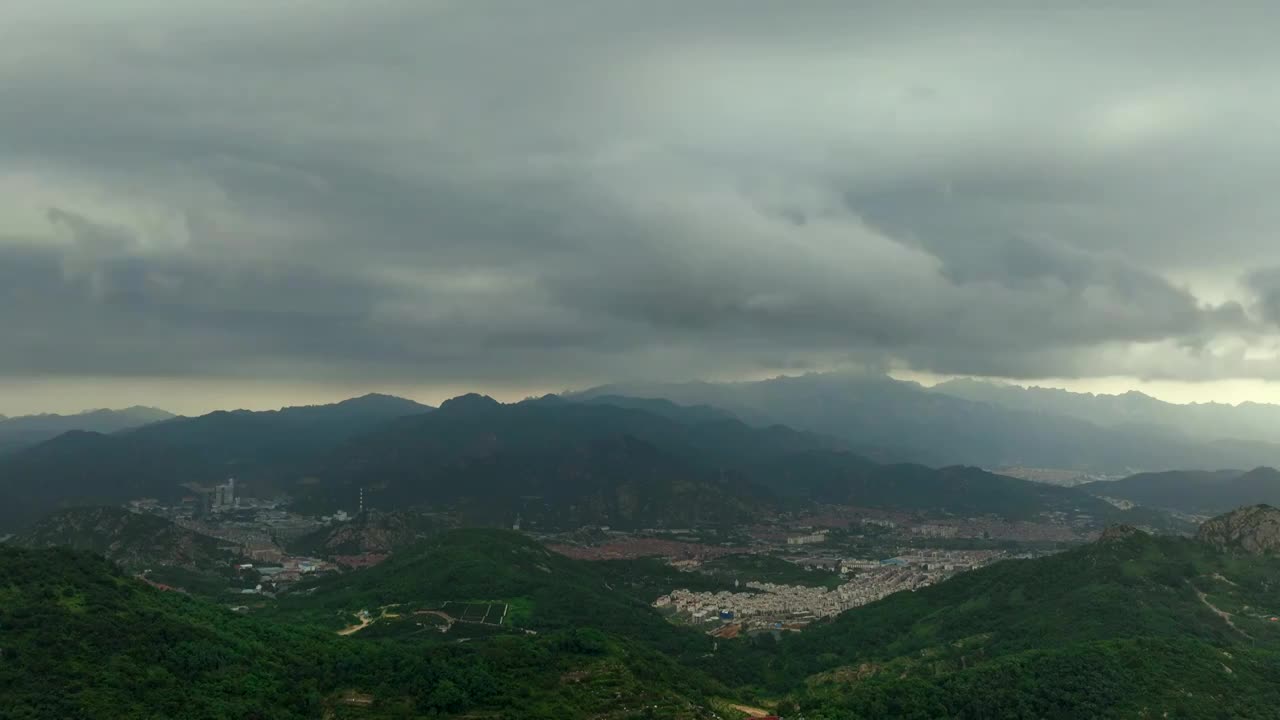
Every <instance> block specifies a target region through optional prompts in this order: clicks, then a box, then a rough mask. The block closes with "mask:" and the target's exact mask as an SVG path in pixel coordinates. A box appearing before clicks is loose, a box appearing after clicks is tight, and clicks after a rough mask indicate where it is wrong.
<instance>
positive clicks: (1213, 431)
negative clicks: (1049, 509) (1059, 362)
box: [570, 372, 1280, 475]
mask: <svg viewBox="0 0 1280 720" xmlns="http://www.w3.org/2000/svg"><path fill="white" fill-rule="evenodd" d="M617 395H623V396H629V397H639V398H665V399H667V400H670V401H673V402H676V403H680V404H683V405H707V406H712V407H717V408H722V409H724V410H727V411H729V412H732V413H733V414H734V415H736V416H737V417H739V418H741V419H742V420H744V421H746V422H749V423H752V424H757V425H764V424H774V423H780V424H784V425H787V426H789V427H792V428H795V429H797V430H806V431H811V432H816V433H822V434H825V435H828V436H832V437H836V438H839V439H840V440H842V441H844V442H846V443H848V445H849V447H850V448H851V449H853V450H855V451H857V452H859V453H861V454H863V455H866V456H868V457H871V458H874V459H877V460H881V461H889V462H902V461H907V462H916V463H921V464H924V465H930V466H934V467H940V466H945V465H974V466H979V467H985V468H1001V467H1010V466H1028V467H1038V468H1065V469H1073V470H1079V471H1082V472H1088V473H1096V474H1107V475H1127V474H1132V473H1135V472H1142V471H1158V470H1173V469H1217V468H1223V467H1255V466H1258V465H1280V444H1276V442H1275V441H1276V440H1280V436H1277V437H1273V436H1272V435H1270V434H1268V432H1269V430H1268V428H1273V427H1277V426H1276V425H1275V424H1274V423H1273V422H1266V423H1262V421H1261V420H1259V419H1258V418H1262V417H1271V416H1272V415H1276V416H1280V408H1278V407H1276V406H1261V405H1244V406H1238V407H1231V406H1213V407H1212V408H1209V409H1205V407H1204V406H1201V407H1199V408H1198V409H1196V408H1192V409H1191V410H1186V412H1187V413H1188V417H1190V416H1193V415H1195V416H1196V417H1199V416H1198V415H1196V413H1200V412H1203V413H1206V415H1205V417H1206V418H1209V419H1205V420H1203V421H1199V420H1197V421H1196V422H1190V421H1188V422H1185V423H1170V422H1163V421H1161V418H1162V417H1163V416H1164V411H1165V410H1169V408H1170V407H1172V408H1180V407H1182V406H1170V405H1169V404H1168V403H1160V402H1159V401H1155V400H1152V399H1151V398H1147V397H1146V396H1140V397H1138V398H1132V397H1130V396H1122V397H1121V398H1120V399H1118V400H1117V399H1115V398H1110V397H1109V396H1081V395H1077V394H1073V393H1065V392H1063V391H1047V395H1046V396H1047V397H1052V398H1055V399H1057V402H1048V401H1045V402H1040V401H1038V400H1037V398H1040V397H1041V393H1038V392H1036V391H1026V390H1022V389H1021V388H1009V387H1002V386H996V385H989V384H987V383H980V382H957V383H944V384H942V385H940V386H938V387H936V388H932V389H930V388H926V387H924V386H922V385H920V384H918V383H914V382H906V381H900V380H895V379H893V378H890V377H888V376H886V375H881V374H876V373H864V372H841V373H811V374H807V375H801V376H794V377H779V378H774V379H771V380H763V381H757V382H734V383H706V382H697V383H625V384H615V385H606V386H601V387H598V388H593V389H590V390H586V391H582V392H579V393H575V394H571V395H570V397H572V398H575V399H582V398H593V397H600V396H617ZM1144 399H1145V400H1144ZM1128 400H1132V401H1133V402H1134V404H1135V405H1140V406H1143V407H1147V406H1150V407H1149V408H1148V409H1147V410H1144V411H1142V412H1138V411H1136V410H1135V411H1134V412H1132V413H1129V414H1123V413H1119V412H1111V413H1108V412H1103V411H1102V410H1101V409H1098V410H1097V411H1094V410H1093V409H1092V408H1094V407H1098V408H1102V407H1104V406H1107V405H1108V404H1116V403H1121V404H1123V403H1125V402H1127V401H1128ZM1113 401H1114V402H1113ZM1146 401H1150V402H1149V403H1148V402H1146ZM1178 412H1182V411H1178ZM1178 412H1174V411H1170V412H1169V413H1168V414H1169V415H1170V416H1179V417H1181V416H1180V415H1178ZM1218 415H1223V416H1230V417H1232V418H1234V419H1233V420H1232V421H1230V422H1223V423H1220V424H1219V423H1217V422H1216V419H1215V418H1216V417H1217V416H1218ZM1210 416H1212V417H1210ZM1254 423H1258V425H1257V426H1254ZM1246 427H1248V428H1252V429H1251V430H1250V431H1248V432H1244V431H1243V430H1241V428H1246ZM1238 430H1239V432H1237V431H1238Z"/></svg>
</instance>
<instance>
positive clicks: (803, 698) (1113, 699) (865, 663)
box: [708, 529, 1280, 718]
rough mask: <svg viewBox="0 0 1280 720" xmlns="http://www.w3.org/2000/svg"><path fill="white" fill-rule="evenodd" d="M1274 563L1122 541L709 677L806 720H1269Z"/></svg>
mask: <svg viewBox="0 0 1280 720" xmlns="http://www.w3.org/2000/svg"><path fill="white" fill-rule="evenodd" d="M1277 585H1280V558H1277V557H1274V556H1258V555H1255V556H1237V555H1230V554H1226V553H1223V552H1220V551H1219V550H1217V549H1216V548H1214V547H1212V546H1211V545H1209V544H1206V543H1201V542H1197V541H1194V540H1190V539H1185V538H1172V537H1152V536H1149V535H1146V534H1144V533H1141V532H1138V531H1134V530H1132V529H1129V530H1127V531H1120V532H1109V533H1107V535H1106V536H1104V538H1103V539H1102V540H1100V541H1099V542H1097V543H1094V544H1092V545H1088V546H1084V547H1081V548H1079V549H1076V550H1072V551H1069V552H1066V553H1063V554H1061V555H1057V556H1054V557H1049V558H1044V559H1040V560H1027V561H1005V562H1000V563H997V564H995V565H993V566H991V567H988V568H984V569H981V570H977V571H974V572H971V573H966V574H963V575H960V576H958V577H956V578H953V579H952V580H949V581H947V582H945V583H942V584H940V585H936V586H932V587H929V588H925V589H923V590H919V591H916V592H913V593H899V594H897V595H893V596H890V597H888V598H886V599H884V600H881V601H880V602H877V603H874V604H872V605H869V606H867V607H864V608H860V609H857V610H853V611H850V612H847V613H845V614H843V615H841V616H840V617H839V618H837V619H836V620H834V621H833V622H831V623H829V624H828V625H825V626H813V627H811V628H810V629H809V630H807V631H805V632H804V633H802V634H800V635H798V636H793V637H788V638H785V639H784V641H783V642H781V643H774V642H771V641H768V640H765V641H758V642H754V643H749V644H742V645H737V646H733V648H731V652H730V653H727V654H724V655H722V656H720V657H718V658H717V659H716V661H715V662H714V663H713V664H711V665H709V667H708V669H709V671H710V672H712V673H713V674H716V675H717V676H719V677H721V678H722V679H724V680H726V681H728V682H730V683H746V682H762V683H765V684H766V686H768V687H770V688H772V689H773V691H774V692H778V693H790V696H791V697H790V699H789V700H788V702H789V703H795V704H796V705H798V706H799V707H801V708H803V709H804V711H805V712H804V717H806V718H876V717H953V718H987V717H1063V718H1067V717H1115V718H1121V717H1164V716H1166V715H1165V713H1168V715H1167V716H1168V717H1196V718H1199V717H1241V718H1244V717H1256V718H1263V717H1271V716H1273V715H1272V713H1273V712H1274V708H1275V707H1276V706H1277V703H1278V702H1280V674H1277V670H1280V624H1277V623H1275V622H1273V621H1272V620H1271V618H1272V617H1273V616H1275V614H1276V613H1280V600H1278V599H1277V597H1276V595H1275V593H1274V590H1273V589H1274V588H1275V587H1276V586H1277Z"/></svg>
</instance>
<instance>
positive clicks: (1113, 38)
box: [0, 0, 1280, 414]
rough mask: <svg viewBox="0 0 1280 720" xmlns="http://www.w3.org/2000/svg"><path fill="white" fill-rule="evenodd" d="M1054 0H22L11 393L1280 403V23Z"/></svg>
mask: <svg viewBox="0 0 1280 720" xmlns="http://www.w3.org/2000/svg"><path fill="white" fill-rule="evenodd" d="M1235 4H1237V5H1239V6H1240V7H1242V8H1244V7H1248V8H1260V7H1262V6H1263V5H1264V4H1263V3H1235ZM1059 5H1062V6H1063V7H1060V8H1058V9H1054V10H1050V9H1047V4H1044V3H1015V2H1009V3H1001V4H999V5H992V6H989V7H985V8H984V7H982V6H981V5H980V4H979V3H975V2H938V3H925V2H921V3H900V2H886V3H875V4H860V3H857V2H852V1H850V0H832V1H830V2H827V1H825V0H811V1H807V2H806V1H805V0H795V1H794V2H773V1H769V2H764V1H757V0H673V1H670V2H667V1H660V0H649V1H647V2H630V1H629V0H625V1H624V0H616V1H607V0H581V1H578V0H542V1H540V2H507V1H497V2H487V1H485V0H458V1H457V2H450V1H433V0H349V1H343V2H339V1H338V0H183V1H182V2H173V1H172V0H112V1H111V2H100V1H99V0H39V1H38V2H37V1H36V0H8V1H7V2H5V3H4V9H3V10H0V330H2V331H3V340H2V341H0V412H6V413H10V414H13V413H18V412H30V411H35V410H62V411H66V410H74V409H79V408H83V407H89V406H98V405H121V404H131V403H135V402H136V403H148V404H155V405H160V406H164V407H168V408H170V409H173V410H177V411H182V412H197V411H202V410H206V409H211V408H213V407H221V406H254V407H263V406H272V405H280V404H284V403H291V402H311V401H321V400H328V399H334V398H337V397H341V396H344V395H349V394H355V393H359V392H364V391H368V390H388V391H395V392H403V393H405V394H410V395H414V396H415V397H419V398H421V399H424V400H427V401H434V400H438V399H439V398H441V397H443V396H446V395H448V394H449V393H452V392H454V391H455V390H459V389H472V388H474V389H480V390H486V391H489V392H492V393H493V394H495V395H498V396H506V397H518V396H520V395H523V394H525V393H528V392H540V391H545V390H557V389H562V388H567V387H581V386H585V385H590V384H593V383H596V382H603V381H609V380H630V379H672V380H685V379H692V378H725V379H728V378H750V377H763V376H767V375H771V374H777V373H797V372H804V371H807V370H821V369H827V368H838V367H845V366H870V367H879V368H885V369H891V370H893V371H894V372H895V373H897V374H899V375H901V376H911V377H920V378H933V377H943V376H950V375H977V376H990V377H1000V378H1011V379H1016V380H1020V381H1023V382H1031V381H1038V380H1043V379H1045V378H1052V379H1054V380H1053V382H1054V383H1056V384H1059V385H1063V386H1068V387H1076V388H1082V389H1108V390H1123V389H1127V388H1129V387H1139V388H1144V389H1154V390H1156V391H1157V394H1160V395H1162V396H1163V397H1166V398H1168V399H1173V400H1179V401H1181V400H1192V399H1198V400H1207V399H1222V400H1231V401H1238V400H1241V399H1246V398H1251V397H1252V398H1255V399H1259V400H1271V401H1277V400H1280V391H1278V390H1277V387H1280V382H1278V381H1280V360H1277V356H1278V351H1280V344H1278V341H1280V239H1278V233H1277V231H1280V202H1276V200H1275V191H1276V188H1277V187H1280V152H1278V151H1280V133H1277V132H1276V126H1277V119H1278V117H1280V96H1278V95H1277V94H1276V92H1275V88H1276V87H1277V86H1280V43H1277V42H1275V38H1274V29H1275V28H1276V27H1277V26H1280V11H1264V10H1259V9H1247V10H1230V9H1227V8H1225V7H1223V6H1222V5H1227V4H1214V5H1213V6H1212V10H1211V11H1210V10H1209V8H1210V4H1206V3H1202V2H1194V3H1183V4H1179V3H1176V2H1159V3H1150V4H1146V5H1137V4H1134V5H1130V6H1129V7H1128V8H1122V7H1120V4H1119V3H1106V4H1105V5H1107V6H1108V7H1106V8H1103V7H1102V5H1104V4H1103V3H1070V4H1069V5H1071V6H1073V7H1071V8H1067V7H1065V6H1066V5H1068V4H1065V3H1064V4H1059ZM1083 5H1097V6H1098V7H1097V8H1094V9H1086V8H1084V7H1078V6H1083Z"/></svg>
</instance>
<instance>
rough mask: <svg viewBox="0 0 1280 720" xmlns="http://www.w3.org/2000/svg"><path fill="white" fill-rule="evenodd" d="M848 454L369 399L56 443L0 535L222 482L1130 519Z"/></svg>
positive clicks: (1073, 499)
mask: <svg viewBox="0 0 1280 720" xmlns="http://www.w3.org/2000/svg"><path fill="white" fill-rule="evenodd" d="M615 403H617V404H615ZM850 445H851V443H848V442H846V441H844V440H842V439H840V438H836V437H832V436H829V435H823V434H818V433H813V432H804V431H797V430H793V429H791V428H789V427H785V426H781V425H768V426H763V427H758V426H752V425H748V424H747V423H745V422H743V421H741V420H737V419H735V418H733V417H732V416H729V415H727V414H725V413H724V412H722V411H716V410H713V409H711V408H708V407H701V406H691V407H686V406H681V405H677V404H674V403H671V402H669V401H665V400H638V399H628V398H618V397H612V398H595V399H588V400H587V401H571V400H566V399H564V398H561V397H557V396H547V397H543V398H535V399H531V400H527V401H524V402H520V403H513V404H506V405H504V404H502V403H498V402H496V401H494V400H493V399H491V398H488V397H485V396H480V395H467V396H461V397H458V398H454V399H452V400H450V401H447V402H445V403H444V404H443V405H442V406H441V407H440V408H439V409H438V410H432V409H431V408H428V407H426V406H422V405H418V404H416V403H412V402H410V401H407V400H400V399H398V398H390V397H386V396H367V397H363V398H357V399H354V400H350V401H346V402H343V403H337V404H335V405H328V406H316V407H307V408H288V409H285V410H281V411H277V412H266V413H257V412H247V411H238V412H230V413H213V414H210V415H206V416H202V417H199V418H175V419H172V420H168V421H165V422H161V423H156V424H152V425H149V426H146V427H143V428H139V429H137V430H132V431H127V432H121V433H115V434H111V435H102V434H95V433H69V434H66V435H63V436H60V437H58V438H55V439H54V440H51V441H48V442H46V443H42V444H40V445H37V446H34V447H31V448H27V449H25V450H23V451H20V452H17V453H13V454H11V455H10V456H8V457H5V458H0V496H7V497H8V498H9V501H8V502H5V503H4V504H3V505H2V506H0V527H6V526H7V527H10V528H12V527H19V526H21V525H22V524H24V523H27V522H31V521H32V520H34V519H35V518H36V517H38V516H39V515H40V514H41V513H43V512H46V511H48V510H51V509H55V508H57V507H62V506H69V505H78V504H114V503H120V502H123V501H125V500H128V499H133V498H138V497H156V498H159V499H163V500H168V501H172V500H176V499H179V498H181V497H183V496H184V495H190V494H191V493H192V492H193V488H197V487H200V486H207V485H210V484H212V483H216V482H222V481H223V480H224V479H225V478H227V477H231V476H234V477H236V478H237V483H238V487H240V488H242V490H243V491H244V492H249V493H250V494H255V495H268V494H278V493H288V494H289V495H291V496H293V497H294V499H295V507H296V508H298V509H300V510H304V511H306V510H314V511H317V512H332V511H333V510H335V509H342V508H347V509H353V508H354V506H355V505H356V502H357V498H359V497H360V496H361V494H362V493H363V497H364V498H365V504H366V507H371V508H381V509H396V508H401V507H406V506H412V505H419V506H429V507H436V508H445V509H448V510H450V511H453V512H455V513H456V514H457V515H458V516H459V517H460V518H461V519H462V520H463V521H464V522H466V523H468V524H481V525H509V524H511V523H512V522H514V521H516V520H518V519H523V520H524V521H525V522H526V523H527V524H528V525H529V526H530V527H540V528H573V527H578V526H581V525H583V524H603V525H611V526H616V527H620V528H636V527H663V526H665V527H688V526H691V525H700V524H720V525H723V524H739V523H743V522H747V521H749V520H751V519H753V518H757V517H759V516H760V515H761V513H772V512H778V511H783V510H786V509H788V508H796V507H801V506H805V505H811V504H813V503H828V504H841V505H855V506H861V507H867V508H881V509H888V510H898V511H906V512H920V513H926V514H931V515H939V516H951V517H956V516H959V517H973V516H986V515H990V516H996V517H999V518H1003V519H1009V520H1026V519H1035V518H1037V517H1039V516H1042V515H1043V514H1045V513H1062V514H1063V515H1064V516H1065V517H1067V518H1073V517H1076V518H1079V519H1080V520H1081V522H1083V523H1085V524H1086V525H1088V524H1095V523H1098V522H1103V521H1106V520H1118V519H1121V518H1122V517H1126V514H1125V513H1123V512H1122V511H1119V510H1116V509H1115V508H1114V507H1112V506H1111V505H1110V504H1108V503H1106V502H1104V501H1101V500H1098V499H1097V498H1095V497H1094V496H1093V495H1091V494H1089V493H1085V492H1081V491H1078V490H1074V489H1067V488H1056V487H1051V486H1047V485H1041V484H1036V483H1031V482H1027V481H1023V480H1017V479H1013V478H1008V477H1003V476H998V475H994V474H992V473H989V472H985V471H983V470H980V469H977V468H973V467H959V466H955V467H945V468H942V469H933V468H929V467H927V466H924V465H919V464H910V463H891V464H882V463H877V462H874V461H871V460H868V459H867V458H865V457H862V456H860V455H858V454H857V453H854V452H851V450H850ZM1146 520H1152V518H1151V517H1150V516H1147V518H1146ZM1153 521H1154V520H1153ZM1157 524H1158V521H1157Z"/></svg>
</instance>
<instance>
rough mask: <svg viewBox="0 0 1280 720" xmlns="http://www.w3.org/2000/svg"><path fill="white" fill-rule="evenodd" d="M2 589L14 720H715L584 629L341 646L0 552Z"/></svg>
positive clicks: (694, 681) (689, 690)
mask: <svg viewBox="0 0 1280 720" xmlns="http://www.w3.org/2000/svg"><path fill="white" fill-rule="evenodd" d="M477 539H479V538H477ZM557 569H560V568H557ZM468 574H469V571H468V570H465V569H463V570H461V571H460V573H459V577H461V578H465V577H467V576H468ZM0 578H3V580H0V583H2V584H0V600H2V601H0V651H2V652H0V698H3V701H4V702H3V716H4V717H5V718H14V719H15V720H19V719H20V720H37V719H39V720H44V719H46V718H76V717H86V718H90V717H91V718H166V719H170V720H187V719H191V720H195V719H201V720H203V719H208V720H214V719H221V718H272V719H273V720H275V719H279V720H288V719H292V718H307V719H311V718H317V717H332V718H344V717H355V718H411V717H423V716H428V717H435V716H449V717H453V716H470V717H525V718H548V719H550V718H566V717H569V718H575V717H598V718H641V717H662V718H667V717H670V718H703V717H712V715H711V713H710V710H709V709H708V705H707V702H708V700H707V699H706V697H707V696H706V695H705V692H707V691H714V690H715V686H714V684H713V683H710V682H709V681H707V680H705V679H703V678H702V676H700V675H699V674H697V673H690V672H688V671H687V670H684V669H682V668H681V667H680V666H678V665H677V664H676V663H675V661H674V660H672V659H670V658H668V657H666V656H664V655H663V654H661V653H658V652H655V651H653V650H651V649H649V648H648V647H646V646H644V645H640V644H637V643H635V642H633V641H632V640H629V639H628V638H626V637H625V636H621V635H617V634H613V633H610V632H605V631H601V630H596V629H591V628H592V625H593V621H592V620H588V621H584V622H582V623H579V624H578V625H579V627H577V628H575V629H566V630H563V631H546V632H542V633H539V634H538V635H526V634H523V633H520V634H511V635H505V636H501V637H493V638H490V639H488V640H486V641H484V642H474V643H463V644H459V643H457V642H447V641H443V640H434V639H431V638H428V637H426V636H424V637H423V638H422V639H421V640H416V639H414V638H398V639H394V640H390V639H376V638H372V637H369V638H365V637H361V636H358V635H357V636H348V637H341V636H338V635H336V634H335V633H333V632H332V631H331V630H327V629H324V628H320V627H316V626H313V625H308V624H306V623H299V622H288V621H284V620H282V619H279V618H276V619H271V618H262V617H253V616H241V615H238V614H236V613H233V612H231V611H229V610H227V609H226V608H225V607H222V606H218V605H214V604H210V603H207V602H204V601H201V600H197V599H193V598H189V597H186V596H183V595H179V594H176V593H162V592H160V591H158V590H154V589H152V588H149V587H147V586H145V585H143V584H142V583H140V582H138V581H135V580H133V579H131V578H128V577H126V576H124V575H122V574H121V573H120V571H119V570H117V569H116V568H115V567H114V566H112V565H111V564H110V563H108V562H107V561H105V560H103V559H100V558H96V557H94V556H91V555H89V554H85V553H78V552H73V551H69V550H62V549H54V550H39V551H37V550H24V549H18V548H12V547H0ZM473 579H474V580H476V581H478V580H479V579H480V578H479V577H478V576H477V577H475V578H473ZM499 588H503V589H506V590H511V589H514V588H513V586H511V585H507V586H505V587H504V586H494V591H495V592H496V591H497V590H498V589H499ZM470 589H472V590H474V591H476V592H480V591H481V590H487V589H488V588H483V587H480V586H473V587H472V588H470ZM562 599H564V598H562ZM569 600H571V598H570V599H569ZM659 622H660V621H659ZM655 627H657V626H655ZM672 630H675V629H674V628H672ZM433 634H434V635H436V636H439V633H433ZM695 639H700V638H695Z"/></svg>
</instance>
